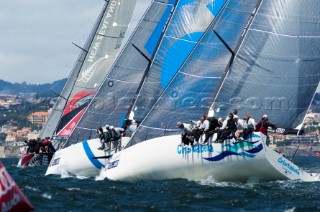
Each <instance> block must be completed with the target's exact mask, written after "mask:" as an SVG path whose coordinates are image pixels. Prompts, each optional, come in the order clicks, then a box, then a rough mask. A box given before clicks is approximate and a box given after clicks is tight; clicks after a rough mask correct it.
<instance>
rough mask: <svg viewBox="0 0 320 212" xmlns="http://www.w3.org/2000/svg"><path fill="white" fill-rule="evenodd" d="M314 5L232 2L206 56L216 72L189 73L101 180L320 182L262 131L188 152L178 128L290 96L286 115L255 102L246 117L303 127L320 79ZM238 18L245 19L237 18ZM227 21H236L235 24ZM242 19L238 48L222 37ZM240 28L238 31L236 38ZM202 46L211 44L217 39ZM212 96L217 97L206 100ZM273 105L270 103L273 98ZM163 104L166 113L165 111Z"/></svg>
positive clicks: (168, 92)
mask: <svg viewBox="0 0 320 212" xmlns="http://www.w3.org/2000/svg"><path fill="white" fill-rule="evenodd" d="M314 4H316V3H315V2H308V3H307V4H306V2H301V1H278V0H270V1H262V0H257V1H255V2H253V1H250V2H249V1H241V2H239V1H230V2H229V4H228V6H227V8H226V9H225V10H224V11H223V12H222V13H221V16H219V17H218V18H217V20H218V21H216V22H215V24H213V30H212V31H211V33H212V34H214V35H215V39H216V45H215V48H217V49H218V50H216V51H213V52H214V53H215V54H214V53H213V52H210V51H206V49H204V50H203V51H201V52H202V53H203V54H205V53H204V52H206V53H207V55H206V56H207V58H210V57H213V56H215V57H214V59H215V61H216V63H214V61H213V64H217V67H215V68H210V67H208V68H206V66H201V69H199V68H198V69H193V68H190V67H188V65H186V66H185V67H182V69H180V70H179V72H178V74H176V76H175V77H174V78H173V79H172V80H171V82H170V83H169V86H168V87H167V89H165V91H164V92H163V93H162V95H161V96H162V97H163V98H159V99H158V100H157V102H156V103H155V105H154V106H153V108H152V109H151V110H150V112H149V113H148V115H147V116H146V117H145V118H144V120H143V121H142V122H141V124H140V126H139V127H138V129H137V131H136V132H135V134H134V135H133V137H132V138H131V140H130V141H129V144H128V145H127V148H125V149H124V150H123V151H121V152H118V153H115V154H114V155H113V156H112V157H111V159H110V160H109V162H108V163H107V165H106V168H105V169H103V170H102V171H101V175H104V176H105V177H107V178H109V179H111V180H127V181H135V180H141V179H171V178H186V179H199V178H207V177H209V176H212V177H213V178H214V179H215V180H218V181H245V182H247V181H260V180H287V179H290V180H302V181H319V180H320V177H319V176H320V175H319V174H318V173H307V172H306V171H304V170H303V169H301V168H299V167H298V166H297V165H295V164H293V163H292V162H291V161H290V160H288V159H286V158H284V157H283V156H282V155H280V154H278V153H277V152H275V151H273V150H272V149H270V148H269V147H268V146H267V145H266V136H265V135H263V134H261V133H253V134H252V135H251V136H250V137H249V139H247V140H245V141H243V142H240V143H236V144H235V143H231V142H230V141H229V140H228V139H227V140H225V141H224V143H222V144H220V143H213V144H212V143H211V144H209V145H199V144H197V145H194V146H192V147H184V146H182V145H181V137H180V135H179V133H177V132H176V129H175V128H176V127H174V126H175V123H176V122H177V121H185V122H187V121H189V120H192V119H194V118H197V117H199V116H200V115H202V114H205V113H208V110H209V108H210V106H211V105H212V106H211V107H213V108H214V109H217V110H215V112H216V113H215V115H218V116H221V117H223V116H224V115H225V114H227V113H229V112H230V111H231V109H233V108H234V107H235V106H239V107H237V108H238V109H242V107H240V106H243V105H242V104H241V105H239V103H242V101H243V102H244V103H247V104H249V103H252V102H254V103H257V101H252V100H256V99H255V98H259V97H268V98H271V97H275V98H280V100H282V99H281V98H282V97H284V98H287V100H288V101H290V102H289V104H285V103H283V104H284V105H282V106H283V107H284V108H286V110H284V111H279V105H277V107H276V106H274V107H275V108H274V110H270V108H268V107H267V106H269V105H268V104H262V105H261V106H260V107H259V105H257V104H251V105H250V104H249V106H251V108H246V112H248V111H250V113H252V114H254V116H256V117H259V116H260V115H261V114H265V113H267V114H268V116H269V117H270V119H271V120H272V121H275V122H276V123H277V124H278V125H279V126H282V127H288V128H290V127H293V126H296V125H297V123H301V122H302V120H303V118H304V115H305V114H306V110H307V109H308V107H309V105H310V101H311V99H312V96H313V94H314V92H315V90H316V87H317V85H318V83H319V79H320V75H319V71H318V67H319V65H320V64H319V61H320V60H319V59H320V52H319V51H318V49H319V45H320V44H319V39H320V31H319V30H314V29H317V28H318V26H319V24H320V23H319V17H320V13H319V10H318V7H317V6H316V5H314ZM235 8H237V9H236V10H235ZM246 10H248V12H249V13H246ZM239 16H242V18H236V17H239ZM228 19H229V20H233V21H231V22H228V21H227V20H228ZM223 20H225V21H223ZM235 20H241V21H243V23H245V25H244V30H243V31H241V29H239V28H238V30H240V32H241V35H240V37H238V39H232V40H233V41H237V42H235V43H234V44H235V45H232V44H230V42H229V41H228V36H229V34H227V33H226V34H224V33H223V32H221V31H219V27H221V26H224V27H223V29H226V28H228V27H227V26H228V25H229V24H230V23H232V24H234V25H237V22H236V21H235ZM238 27H240V28H241V25H238ZM229 29H230V28H229ZM236 29H237V27H235V28H231V30H229V33H230V31H231V32H234V31H236ZM230 34H232V33H230ZM235 35H239V34H237V33H235ZM208 36H209V35H208ZM208 38H209V37H208ZM203 40H206V41H208V40H210V41H211V42H212V41H213V40H214V37H213V36H212V37H211V39H203ZM200 43H201V42H200ZM218 44H220V45H218ZM196 56H198V55H197V54H196V51H195V52H194V57H196ZM191 58H192V56H191ZM196 58H197V60H192V62H193V61H197V62H198V61H199V57H196ZM189 60H190V59H189ZM203 61H204V60H203ZM190 63H191V61H190ZM191 64H192V63H191ZM209 64H212V63H209ZM219 68H220V72H219ZM199 78H201V80H200V79H199ZM214 82H215V83H214ZM305 82H308V83H305ZM215 85H216V86H215ZM213 87H214V88H213ZM209 93H211V98H208V96H207V95H209ZM173 94H174V95H173ZM269 95H274V96H269ZM181 96H182V97H183V99H184V98H189V99H188V100H189V101H188V102H187V104H186V105H184V104H182V105H180V106H179V107H176V104H177V103H181V100H180V101H179V100H176V99H175V98H177V97H181ZM252 98H253V99H252ZM240 100H242V101H240ZM267 100H269V99H267ZM210 101H212V102H210ZM250 101H251V102H250ZM234 103H236V105H235V104H234ZM258 103H259V101H258ZM267 103H269V104H270V100H269V102H267ZM163 105H165V106H166V107H161V106H163ZM256 106H257V107H256ZM261 116H262V115H261Z"/></svg>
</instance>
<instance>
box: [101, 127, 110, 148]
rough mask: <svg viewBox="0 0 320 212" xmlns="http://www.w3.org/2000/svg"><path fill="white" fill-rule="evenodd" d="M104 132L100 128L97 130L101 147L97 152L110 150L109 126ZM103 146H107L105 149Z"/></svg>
mask: <svg viewBox="0 0 320 212" xmlns="http://www.w3.org/2000/svg"><path fill="white" fill-rule="evenodd" d="M105 129H106V130H105V131H104V130H103V129H102V127H100V128H99V129H98V134H99V138H100V142H101V147H99V148H98V149H99V150H110V149H111V133H110V132H109V131H110V129H109V125H106V126H105ZM105 145H107V149H105Z"/></svg>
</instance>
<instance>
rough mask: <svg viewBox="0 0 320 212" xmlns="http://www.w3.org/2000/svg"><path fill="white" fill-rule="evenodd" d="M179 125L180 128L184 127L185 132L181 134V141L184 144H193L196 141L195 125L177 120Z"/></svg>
mask: <svg viewBox="0 0 320 212" xmlns="http://www.w3.org/2000/svg"><path fill="white" fill-rule="evenodd" d="M177 126H178V127H179V128H180V129H183V133H182V134H181V142H182V144H184V145H189V144H191V145H193V142H194V135H193V133H192V130H193V127H192V125H191V124H186V123H182V122H180V121H179V122H177Z"/></svg>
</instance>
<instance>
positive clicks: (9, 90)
mask: <svg viewBox="0 0 320 212" xmlns="http://www.w3.org/2000/svg"><path fill="white" fill-rule="evenodd" d="M66 82H67V79H62V80H57V81H55V82H53V83H46V84H38V85H35V84H27V83H25V82H23V83H10V82H6V81H4V80H0V94H19V93H37V94H38V95H39V96H56V95H54V94H53V93H52V92H51V91H50V90H52V91H54V92H55V93H60V92H61V91H62V89H63V87H64V85H65V83H66Z"/></svg>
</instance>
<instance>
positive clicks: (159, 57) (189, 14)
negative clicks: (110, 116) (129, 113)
mask: <svg viewBox="0 0 320 212" xmlns="http://www.w3.org/2000/svg"><path fill="white" fill-rule="evenodd" d="M214 2H217V1H212V0H201V1H195V0H181V1H179V3H178V5H177V7H176V9H175V11H174V13H173V16H172V18H171V20H170V22H169V23H168V24H169V25H168V28H167V30H166V32H165V34H164V37H163V40H162V42H161V45H160V47H159V48H158V50H157V54H156V57H155V59H154V63H152V65H151V67H150V70H149V72H148V76H147V78H146V79H145V81H144V84H143V87H142V89H141V91H140V93H139V97H138V100H137V102H136V105H135V108H134V113H135V117H134V118H135V119H136V120H138V121H141V120H142V119H143V118H144V117H145V115H146V113H147V112H148V111H149V109H150V107H151V106H152V105H153V104H154V103H155V101H156V100H157V98H158V97H159V95H160V93H161V92H162V91H163V90H164V89H165V88H166V86H167V85H168V83H169V82H170V81H171V79H172V77H173V76H174V75H175V74H176V72H177V71H178V70H179V69H180V68H181V66H182V65H183V63H184V62H185V61H186V59H187V58H188V57H189V55H190V54H191V52H192V51H193V49H194V48H195V46H196V44H197V43H198V41H199V40H200V39H201V37H202V36H203V34H204V32H205V31H206V30H207V29H208V27H209V25H210V24H211V23H212V21H213V19H214V17H215V16H214V14H213V12H212V10H210V9H209V8H208V6H210V8H211V9H212V8H215V10H216V11H218V10H220V9H221V7H222V6H221V4H220V3H222V2H225V0H219V2H220V3H219V4H215V3H214Z"/></svg>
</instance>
